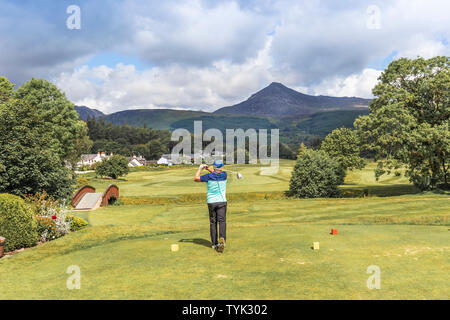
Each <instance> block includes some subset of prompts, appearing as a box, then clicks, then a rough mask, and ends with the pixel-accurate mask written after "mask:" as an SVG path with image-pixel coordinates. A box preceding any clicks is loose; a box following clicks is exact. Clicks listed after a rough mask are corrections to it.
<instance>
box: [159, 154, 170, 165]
mask: <svg viewBox="0 0 450 320" xmlns="http://www.w3.org/2000/svg"><path fill="white" fill-rule="evenodd" d="M169 161H170V162H171V163H172V158H171V155H170V154H163V155H162V156H161V158H159V160H158V161H156V163H157V164H165V165H168V164H169Z"/></svg>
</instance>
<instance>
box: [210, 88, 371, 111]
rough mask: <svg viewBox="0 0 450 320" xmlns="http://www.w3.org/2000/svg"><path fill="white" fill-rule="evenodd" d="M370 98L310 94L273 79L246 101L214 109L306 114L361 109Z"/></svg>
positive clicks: (366, 104)
mask: <svg viewBox="0 0 450 320" xmlns="http://www.w3.org/2000/svg"><path fill="white" fill-rule="evenodd" d="M369 103H370V100H368V99H361V98H347V97H344V98H338V97H324V96H311V95H307V94H303V93H300V92H298V91H295V90H293V89H291V88H288V87H286V86H285V85H283V84H282V83H279V82H272V83H271V84H269V85H268V86H267V87H265V88H263V89H261V90H260V91H258V92H256V93H254V94H253V95H252V96H251V97H250V98H248V99H247V100H246V101H243V102H241V103H239V104H236V105H234V106H230V107H224V108H221V109H219V110H216V111H215V113H222V114H225V113H226V114H241V115H254V116H269V117H277V118H279V117H289V116H307V115H310V114H313V113H317V112H323V111H333V110H355V109H359V110H361V109H360V108H361V106H368V105H369Z"/></svg>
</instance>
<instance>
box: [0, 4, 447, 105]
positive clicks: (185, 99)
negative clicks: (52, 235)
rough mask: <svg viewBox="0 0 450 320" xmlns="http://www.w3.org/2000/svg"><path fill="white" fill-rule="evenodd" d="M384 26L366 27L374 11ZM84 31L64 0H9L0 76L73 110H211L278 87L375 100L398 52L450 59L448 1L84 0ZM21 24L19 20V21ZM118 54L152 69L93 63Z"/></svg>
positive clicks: (0, 21) (1, 18) (0, 35)
mask: <svg viewBox="0 0 450 320" xmlns="http://www.w3.org/2000/svg"><path fill="white" fill-rule="evenodd" d="M373 4H377V5H378V6H379V8H380V29H374V30H372V29H368V28H367V19H368V16H367V7H369V6H370V5H373ZM80 6H81V10H82V12H81V14H82V26H81V27H82V29H81V30H80V32H73V31H68V30H67V29H66V28H65V18H66V13H65V5H64V4H63V3H62V2H56V1H55V2H48V4H46V5H45V6H38V5H34V4H32V2H30V3H26V4H25V3H22V2H16V1H12V0H7V1H6V4H5V6H4V8H6V10H3V11H2V12H0V47H1V48H2V49H3V51H2V55H0V70H1V73H2V75H6V76H7V77H9V78H11V79H12V80H13V81H14V82H16V83H20V82H21V81H23V80H26V79H29V78H31V77H44V78H48V79H53V80H54V82H55V83H57V84H58V85H59V86H60V87H61V88H62V89H63V90H65V91H66V93H67V95H68V97H69V98H70V99H72V100H73V101H74V102H75V103H77V104H85V105H87V106H89V107H97V108H99V109H101V110H103V111H106V112H113V111H117V110H122V109H127V108H155V107H173V108H192V109H203V110H213V109H215V108H218V107H222V106H226V105H231V104H233V103H236V102H239V101H242V100H243V99H246V98H248V96H249V95H250V94H252V93H254V92H255V91H257V90H259V89H261V88H262V87H264V86H265V85H267V84H269V83H270V82H272V81H277V82H282V83H284V84H285V85H287V86H289V87H293V88H297V89H301V90H302V91H303V92H307V93H312V94H328V95H338V96H342V95H348V96H353V95H354V96H362V97H370V96H371V89H372V87H373V85H374V84H375V83H376V78H377V76H378V74H379V72H380V71H377V70H375V69H371V67H373V66H374V65H378V64H376V63H375V62H376V61H383V60H384V59H385V58H386V57H387V56H389V55H390V54H391V53H392V52H397V53H398V54H397V58H398V57H402V56H406V57H411V58H414V57H416V56H418V55H420V56H423V57H425V58H429V57H431V56H434V55H450V46H449V45H448V44H446V43H447V42H448V41H449V40H450V20H449V19H448V12H450V2H449V1H447V0H429V1H423V0H398V1H395V2H378V3H377V2H374V1H372V0H363V1H359V0H358V1H356V0H349V1H345V2H338V1H325V0H313V1H300V2H299V1H298V0H286V1H275V2H274V1H261V0H254V1H250V0H242V1H225V0H222V1H212V0H185V1H172V0H167V1H156V0H155V1H146V2H145V3H144V2H142V1H137V0H122V1H115V2H107V3H101V4H99V3H97V2H93V1H82V0H80ZM21 17H22V18H21ZM102 52H113V53H117V54H118V55H119V56H120V55H121V54H122V55H125V56H130V57H133V58H136V60H139V61H143V62H146V63H148V64H149V65H150V66H151V67H149V69H147V70H143V69H142V67H141V66H140V68H141V69H139V70H136V68H135V67H134V66H133V65H125V64H118V65H115V66H112V65H110V64H108V65H109V67H106V66H98V67H88V66H86V65H85V64H86V62H87V61H88V60H87V59H89V57H92V56H95V55H96V54H97V53H102Z"/></svg>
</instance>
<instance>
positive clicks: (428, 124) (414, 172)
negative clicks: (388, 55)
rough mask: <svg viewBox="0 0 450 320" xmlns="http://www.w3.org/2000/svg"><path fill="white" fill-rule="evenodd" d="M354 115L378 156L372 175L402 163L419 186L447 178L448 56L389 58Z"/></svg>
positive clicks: (449, 148) (445, 181) (446, 181)
mask: <svg viewBox="0 0 450 320" xmlns="http://www.w3.org/2000/svg"><path fill="white" fill-rule="evenodd" d="M379 80H380V81H379V83H378V84H377V85H376V87H375V88H374V89H373V94H374V95H375V97H376V98H375V99H374V100H373V102H372V103H371V105H370V113H369V115H368V116H364V117H360V118H359V119H357V120H356V121H355V127H356V128H357V130H358V132H359V134H360V137H361V139H362V141H363V143H364V144H365V146H366V147H367V148H368V149H370V150H372V151H374V152H375V155H376V159H378V160H382V159H384V161H379V163H378V168H377V170H376V172H375V173H376V176H377V177H379V176H381V175H383V174H389V173H390V172H391V171H393V170H396V169H398V168H400V167H402V166H405V167H406V173H405V174H406V175H407V176H408V177H409V179H410V181H412V182H413V183H414V184H415V185H416V186H418V187H419V188H421V189H422V190H426V189H433V188H435V187H437V186H439V185H446V186H448V184H449V178H450V177H449V162H450V159H449V154H450V135H449V117H450V57H435V58H431V59H423V58H418V59H414V60H410V59H406V58H402V59H399V60H396V61H393V62H392V63H391V64H390V65H389V66H388V67H387V69H386V70H385V71H384V72H383V73H382V75H381V76H380V78H379Z"/></svg>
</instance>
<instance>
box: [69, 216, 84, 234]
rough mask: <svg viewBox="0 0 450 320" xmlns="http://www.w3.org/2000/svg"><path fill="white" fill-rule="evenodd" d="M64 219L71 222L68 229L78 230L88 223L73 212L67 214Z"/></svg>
mask: <svg viewBox="0 0 450 320" xmlns="http://www.w3.org/2000/svg"><path fill="white" fill-rule="evenodd" d="M66 220H67V221H68V222H70V223H71V225H70V231H78V230H80V229H83V228H84V227H86V226H87V225H88V222H87V221H86V220H84V219H82V218H80V217H77V216H75V215H73V214H68V215H67V216H66Z"/></svg>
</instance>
